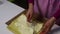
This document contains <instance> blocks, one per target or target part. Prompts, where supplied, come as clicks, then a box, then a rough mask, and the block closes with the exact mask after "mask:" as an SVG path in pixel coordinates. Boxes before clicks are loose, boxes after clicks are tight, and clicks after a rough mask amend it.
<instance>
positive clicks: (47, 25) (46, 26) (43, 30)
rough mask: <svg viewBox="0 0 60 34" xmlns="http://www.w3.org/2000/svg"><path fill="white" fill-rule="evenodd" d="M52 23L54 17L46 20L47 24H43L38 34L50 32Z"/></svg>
mask: <svg viewBox="0 0 60 34" xmlns="http://www.w3.org/2000/svg"><path fill="white" fill-rule="evenodd" d="M54 21H55V18H54V17H52V18H51V19H49V20H47V22H46V23H45V24H44V26H43V28H42V31H41V32H40V34H47V33H48V32H49V31H50V29H51V27H52V26H53V24H54Z"/></svg>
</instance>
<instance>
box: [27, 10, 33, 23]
mask: <svg viewBox="0 0 60 34" xmlns="http://www.w3.org/2000/svg"><path fill="white" fill-rule="evenodd" d="M26 16H27V21H29V22H30V20H31V19H32V16H33V9H28V12H27V14H26Z"/></svg>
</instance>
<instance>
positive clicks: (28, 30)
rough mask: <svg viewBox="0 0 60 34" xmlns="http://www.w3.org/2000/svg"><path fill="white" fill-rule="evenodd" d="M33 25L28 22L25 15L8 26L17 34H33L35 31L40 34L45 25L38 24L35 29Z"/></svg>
mask: <svg viewBox="0 0 60 34" xmlns="http://www.w3.org/2000/svg"><path fill="white" fill-rule="evenodd" d="M31 26H32V25H31V24H30V23H28V22H27V18H26V16H25V15H24V14H22V15H21V16H19V17H18V18H17V19H15V20H13V21H12V23H11V24H10V25H9V26H8V28H9V29H10V30H12V31H13V32H14V33H15V34H33V32H34V31H36V32H39V31H40V30H41V28H42V26H43V23H37V24H36V25H35V26H33V28H32V27H31Z"/></svg>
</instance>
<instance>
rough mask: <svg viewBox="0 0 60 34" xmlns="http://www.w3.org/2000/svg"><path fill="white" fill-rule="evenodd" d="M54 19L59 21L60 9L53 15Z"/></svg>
mask: <svg viewBox="0 0 60 34" xmlns="http://www.w3.org/2000/svg"><path fill="white" fill-rule="evenodd" d="M54 17H55V18H56V19H59V18H60V9H58V11H57V12H56V13H55V14H54Z"/></svg>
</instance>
